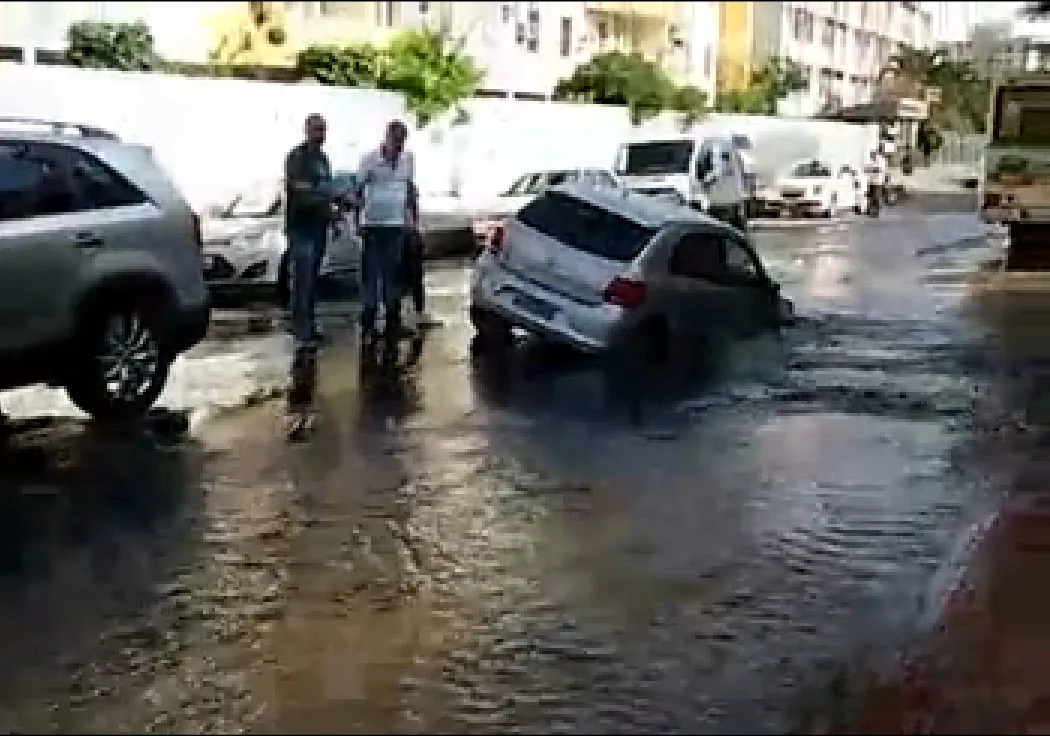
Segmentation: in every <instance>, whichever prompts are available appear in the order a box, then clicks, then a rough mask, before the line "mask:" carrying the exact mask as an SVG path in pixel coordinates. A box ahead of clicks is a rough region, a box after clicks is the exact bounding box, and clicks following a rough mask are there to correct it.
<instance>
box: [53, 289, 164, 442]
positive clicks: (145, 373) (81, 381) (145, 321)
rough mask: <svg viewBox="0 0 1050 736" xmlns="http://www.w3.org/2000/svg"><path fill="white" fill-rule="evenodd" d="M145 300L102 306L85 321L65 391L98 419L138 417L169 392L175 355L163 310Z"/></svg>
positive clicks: (130, 418)
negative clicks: (162, 327)
mask: <svg viewBox="0 0 1050 736" xmlns="http://www.w3.org/2000/svg"><path fill="white" fill-rule="evenodd" d="M146 304H147V303H146V302H141V301H140V302H139V303H138V304H130V305H129V304H126V303H123V304H117V303H115V301H114V302H111V303H107V304H103V305H102V306H101V307H99V308H96V309H94V310H92V311H93V313H91V314H89V315H88V317H87V318H86V320H85V322H84V324H83V327H82V329H81V332H80V335H79V339H78V340H77V344H76V349H75V351H74V356H73V358H74V359H73V365H72V366H71V368H72V370H73V371H74V374H73V375H72V376H71V377H70V378H69V379H68V380H67V381H66V393H67V395H68V396H69V398H70V400H71V401H72V402H73V403H74V404H75V405H76V406H77V408H79V409H80V410H81V411H83V412H84V413H86V414H88V415H89V416H91V417H92V418H94V419H96V420H99V421H128V420H133V419H137V418H139V417H141V416H143V415H145V414H146V412H147V411H149V409H150V407H152V406H153V402H155V401H156V400H157V397H158V396H160V394H161V391H163V390H164V385H165V384H166V383H167V380H168V370H169V368H170V367H171V362H172V359H173V356H172V355H170V354H169V353H168V351H167V349H166V347H165V346H164V340H163V337H162V334H161V330H160V322H161V320H160V319H159V313H158V311H157V310H156V309H152V308H149V307H148V306H146Z"/></svg>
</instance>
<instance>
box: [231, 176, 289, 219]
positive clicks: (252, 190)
mask: <svg viewBox="0 0 1050 736" xmlns="http://www.w3.org/2000/svg"><path fill="white" fill-rule="evenodd" d="M279 190H280V187H279V186H278V185H277V183H276V182H273V181H267V182H257V183H256V184H254V185H252V186H250V187H248V188H247V189H245V190H244V191H243V192H241V193H240V194H238V195H237V196H236V197H234V198H233V200H232V201H231V202H230V204H229V206H227V207H226V209H225V210H224V211H223V213H222V217H223V219H227V220H236V219H240V218H262V217H273V216H274V215H275V214H277V211H278V210H279V209H280V204H281V203H280V191H279Z"/></svg>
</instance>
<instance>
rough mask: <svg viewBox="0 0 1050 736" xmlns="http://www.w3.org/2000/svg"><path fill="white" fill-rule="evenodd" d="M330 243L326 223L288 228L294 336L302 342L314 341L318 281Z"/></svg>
mask: <svg viewBox="0 0 1050 736" xmlns="http://www.w3.org/2000/svg"><path fill="white" fill-rule="evenodd" d="M327 245H328V225H327V224H315V225H296V226H294V227H291V226H290V227H289V228H288V266H289V274H288V275H289V277H290V279H291V289H290V294H289V297H290V301H291V312H292V335H293V336H294V337H295V341H296V342H297V343H300V344H305V343H309V342H311V341H312V340H313V339H314V337H315V336H316V333H317V317H316V307H317V283H318V281H319V279H320V275H321V262H322V261H323V260H324V254H325V249H326V247H327Z"/></svg>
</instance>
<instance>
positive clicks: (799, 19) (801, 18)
mask: <svg viewBox="0 0 1050 736" xmlns="http://www.w3.org/2000/svg"><path fill="white" fill-rule="evenodd" d="M792 16H793V17H792V18H791V35H792V36H793V37H794V39H795V40H796V41H803V40H805V37H806V11H805V10H803V9H802V8H795V12H794V13H793V14H792Z"/></svg>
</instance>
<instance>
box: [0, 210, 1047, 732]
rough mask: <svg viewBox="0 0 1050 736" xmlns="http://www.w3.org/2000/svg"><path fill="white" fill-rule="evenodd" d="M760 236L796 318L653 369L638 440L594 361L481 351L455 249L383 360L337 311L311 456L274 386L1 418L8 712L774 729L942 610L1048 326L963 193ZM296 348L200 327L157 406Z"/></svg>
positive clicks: (198, 725) (248, 377)
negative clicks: (112, 422)
mask: <svg viewBox="0 0 1050 736" xmlns="http://www.w3.org/2000/svg"><path fill="white" fill-rule="evenodd" d="M757 243H758V248H759V251H760V253H762V255H763V257H764V258H765V260H766V262H767V264H768V266H769V268H770V270H771V272H772V275H773V276H774V277H775V278H776V279H778V280H780V281H781V282H782V283H783V291H784V293H785V295H787V296H788V297H790V298H792V299H793V300H795V303H796V308H797V311H798V313H799V314H800V316H801V317H802V319H801V322H800V324H799V325H798V326H796V327H793V328H790V329H788V330H786V331H785V332H784V334H783V335H782V336H779V337H776V336H770V337H763V338H759V339H756V340H753V341H751V342H749V343H745V344H741V345H738V346H735V347H733V348H732V349H731V350H729V351H728V352H727V354H726V355H725V356H724V357H722V358H720V359H719V360H717V361H715V362H716V363H717V365H715V366H714V368H712V369H711V370H709V371H707V372H704V374H703V375H700V374H699V372H698V375H696V376H695V377H690V379H689V380H673V381H672V380H669V381H668V385H667V386H654V387H652V390H651V391H647V393H649V394H651V397H650V400H649V401H648V402H647V407H646V412H645V421H644V424H643V425H642V426H641V427H635V426H632V425H630V424H628V423H627V422H626V421H624V419H623V418H622V417H619V416H617V415H616V413H615V412H614V411H613V410H611V409H610V408H609V407H608V406H607V404H606V402H605V400H604V396H603V391H602V382H601V380H600V378H599V376H598V375H597V373H596V372H595V371H594V370H593V368H592V367H591V366H589V365H587V364H586V363H585V362H583V361H576V360H570V359H568V358H563V357H561V356H553V357H551V356H544V355H538V354H537V351H525V352H524V354H522V355H521V356H519V360H517V361H516V364H515V367H514V369H513V371H512V375H511V376H510V377H509V378H508V377H506V376H500V377H499V378H498V379H497V378H495V377H493V376H492V375H490V374H489V373H490V372H488V371H484V370H481V369H480V368H478V367H477V366H474V365H472V363H471V360H470V359H469V357H468V342H469V339H470V329H469V326H468V325H467V324H466V319H465V315H464V314H463V307H464V304H465V301H464V300H465V295H466V289H467V282H468V273H467V271H466V270H464V269H461V268H453V267H447V266H446V267H439V268H437V269H435V270H434V271H433V272H432V273H431V274H430V278H429V282H430V286H431V291H432V293H433V294H434V295H435V296H434V305H433V310H434V312H435V313H436V314H437V315H438V316H439V317H440V318H441V319H442V320H444V322H445V326H444V327H442V328H440V329H438V330H434V331H432V332H430V333H428V335H427V337H426V339H425V340H423V341H422V342H421V343H420V344H419V345H416V346H406V347H415V348H416V349H417V350H418V362H415V361H414V360H413V361H410V362H414V364H413V365H410V366H409V367H407V368H406V369H405V370H404V371H403V372H401V373H400V374H399V376H398V377H396V378H390V377H386V378H381V379H376V378H363V377H362V376H361V375H360V374H359V371H358V367H357V366H358V363H357V356H356V349H355V347H354V346H353V344H352V343H353V341H352V337H351V336H350V335H349V334H347V335H345V336H344V333H343V332H341V331H339V330H338V323H339V322H340V320H339V319H338V318H336V317H333V319H332V325H334V326H332V327H331V328H330V329H331V331H332V332H333V336H334V344H333V345H332V346H331V347H330V348H327V349H326V351H325V354H324V357H323V362H322V376H321V391H322V394H323V399H322V405H323V419H322V424H321V426H320V429H319V431H318V433H317V435H316V436H315V438H314V439H313V441H312V442H311V443H309V444H304V445H297V446H296V445H288V444H286V443H285V442H284V441H283V439H282V438H281V435H280V426H281V425H280V417H279V416H278V414H279V405H278V404H275V403H273V402H272V401H260V402H254V405H253V406H249V407H247V408H243V409H233V410H223V411H210V412H208V413H207V414H201V415H200V416H199V417H198V418H197V419H196V420H195V421H194V425H193V431H192V432H191V434H190V436H191V439H179V438H178V437H176V438H174V439H173V438H172V437H171V434H172V432H169V431H167V430H168V429H171V428H164V427H161V428H159V429H157V430H156V431H155V432H154V433H152V434H148V433H147V434H142V433H138V434H134V435H133V436H126V437H113V436H103V435H102V434H101V433H100V432H99V431H98V430H91V429H88V428H85V427H83V426H81V425H80V424H79V423H77V422H74V421H67V420H55V421H53V422H52V423H51V424H49V425H48V426H46V427H42V428H38V429H34V428H33V427H28V428H25V429H23V430H22V431H21V432H19V433H18V434H17V436H16V437H15V438H14V440H13V447H12V449H11V450H10V451H9V452H8V453H7V456H6V458H5V459H4V460H3V463H4V466H3V467H4V469H5V472H4V473H3V475H2V476H0V488H2V489H3V490H4V497H3V498H2V500H0V504H2V505H3V507H4V508H3V513H2V515H0V525H2V534H0V567H2V571H3V576H2V577H0V590H2V593H3V595H2V598H0V622H2V624H3V626H4V630H5V632H6V634H7V635H6V636H4V637H3V640H2V643H0V667H2V669H3V671H4V672H5V673H6V674H7V677H6V678H5V681H4V684H3V686H2V687H0V731H2V732H6V733H10V732H58V731H63V732H67V733H68V732H73V733H103V732H106V733H114V732H117V733H142V732H144V731H149V732H157V733H237V732H259V733H267V732H282V733H288V732H292V731H297V732H301V733H377V732H378V733H421V732H437V733H482V732H487V733H551V732H576V733H597V732H603V733H721V734H729V733H783V732H785V731H786V730H789V729H790V727H791V725H792V724H793V722H794V719H795V718H796V715H797V713H798V711H799V709H802V708H807V707H810V705H811V703H812V701H813V699H814V698H819V697H820V692H821V689H822V688H823V685H822V683H825V682H826V681H827V680H828V679H829V678H830V677H832V676H833V674H834V672H835V671H836V670H837V669H838V668H840V667H841V666H842V665H843V664H845V663H849V662H853V661H857V660H858V659H861V658H863V659H870V658H874V659H876V660H879V659H881V660H889V661H893V659H894V658H895V656H896V652H898V651H899V650H900V649H901V648H902V647H905V646H907V645H908V644H909V643H910V641H911V640H912V639H913V638H914V637H915V636H916V634H917V632H919V631H921V630H922V629H923V628H924V627H928V626H929V625H930V616H931V615H933V613H931V612H932V611H933V608H934V606H935V603H936V601H937V599H938V597H939V596H940V594H941V593H942V592H943V590H944V588H945V587H946V586H948V585H950V584H951V580H952V579H953V578H954V576H955V575H956V574H957V568H958V566H959V565H960V561H961V554H962V551H963V550H964V548H965V545H966V540H967V539H968V538H969V533H970V530H971V528H972V527H973V525H975V524H979V523H981V522H982V521H983V520H984V519H985V518H987V516H988V515H989V513H990V512H991V511H992V510H993V509H994V508H995V507H996V505H997V503H998V500H999V495H1000V493H1001V492H1003V491H1004V487H1005V485H1006V484H1009V483H1011V482H1012V479H1011V477H1010V476H1009V474H1008V472H1007V471H1008V469H1009V466H1010V464H1011V463H1012V462H1013V459H1012V458H1015V454H1016V453H1017V452H1024V451H1025V449H1024V447H1025V446H1024V445H1023V444H1018V441H1015V440H1014V439H1011V437H999V438H998V439H997V440H996V441H995V442H991V443H990V442H989V441H988V440H987V437H986V436H987V435H988V434H989V430H990V428H992V427H997V426H999V424H1000V422H1001V421H1002V418H1003V417H1005V416H1008V415H1009V416H1013V415H1014V414H1016V413H1017V412H1018V411H1019V407H1020V406H1022V405H1025V404H1026V402H1028V401H1029V400H1030V399H1031V391H1030V388H1031V385H1032V384H1033V382H1034V381H1035V382H1037V381H1036V379H1034V378H1032V376H1033V375H1036V374H1035V373H1033V371H1035V370H1036V369H1035V368H1031V370H1028V369H1026V368H1025V365H1027V364H1026V363H1025V361H1026V360H1027V357H1026V356H1028V353H1025V352H1024V351H1023V350H1019V349H1017V343H1018V342H1019V341H1021V342H1024V343H1025V344H1027V343H1028V342H1030V341H1038V342H1041V343H1045V342H1046V340H1045V338H1046V336H1047V333H1046V332H1045V331H1044V332H1042V333H1040V332H1039V328H1038V326H1037V325H1035V323H1034V322H1030V323H1029V324H1028V328H1027V329H1026V330H1018V329H1015V328H1013V327H1010V325H1013V324H1014V322H1012V321H1011V320H1010V319H1008V318H1006V319H1004V316H1003V315H1004V314H1006V315H1007V317H1009V313H1010V312H1009V308H1008V307H1009V305H1008V303H1006V302H1002V301H1000V303H999V305H998V309H997V310H991V311H989V310H987V309H985V308H984V307H983V306H982V304H981V303H980V302H978V301H977V300H975V299H974V298H973V297H972V293H971V282H972V276H973V274H974V272H976V271H977V269H978V268H979V266H980V264H981V263H982V262H984V261H986V260H988V259H990V258H992V257H995V256H997V255H998V254H999V253H998V251H999V248H1000V247H1001V246H1000V244H999V243H997V242H994V241H993V240H991V239H989V238H988V237H986V236H985V235H984V228H983V227H981V226H980V225H979V224H978V223H977V221H976V219H975V217H974V216H973V215H972V214H964V213H955V212H929V211H922V210H921V209H920V208H918V207H916V206H914V205H909V206H906V207H901V208H898V209H896V210H893V211H891V212H888V213H886V215H885V216H884V218H882V219H881V220H860V221H857V222H855V223H851V224H848V225H846V224H842V225H839V224H827V225H813V226H808V227H804V228H800V227H789V226H785V227H777V228H774V229H769V230H767V231H763V232H761V233H760V234H758V235H757ZM1004 304H1006V306H1005V307H1004ZM1042 324H1047V323H1046V322H1045V321H1043V322H1042ZM285 350H286V346H285V339H284V338H283V337H282V336H276V335H263V336H258V337H247V338H245V337H238V338H236V339H232V338H231V339H230V340H225V339H224V340H223V341H218V342H215V343H213V344H210V345H205V346H202V349H201V350H199V351H198V353H199V354H198V355H197V356H196V357H191V360H190V361H187V362H188V363H190V362H193V361H197V363H196V365H198V366H199V365H203V364H204V362H206V361H210V360H215V361H219V362H220V363H221V361H222V360H226V363H225V364H223V365H220V366H219V367H217V368H215V370H216V371H217V373H216V375H217V376H219V378H216V379H214V380H213V381H211V382H210V383H209V382H208V381H205V383H206V384H207V386H205V388H193V389H192V390H190V389H186V391H187V392H188V393H185V394H184V395H179V396H175V394H174V393H173V394H172V396H175V398H174V399H172V403H174V404H176V405H178V406H189V407H193V406H195V403H194V402H195V401H198V398H199V395H206V397H205V399H200V401H205V403H209V404H215V405H219V406H221V405H226V404H230V403H233V402H232V401H229V402H228V401H225V400H222V399H221V398H218V399H217V398H215V397H216V396H217V393H216V392H218V393H221V391H222V389H223V387H225V388H226V389H227V390H231V389H230V387H231V386H232V385H234V384H235V383H237V382H240V383H237V385H242V384H244V383H252V384H253V385H262V386H263V387H264V389H263V393H265V386H266V385H278V384H279V383H280V381H281V380H282V375H283V371H284V370H285V369H286V366H287V358H286V357H285V355H284V352H283V351H285ZM231 351H232V352H233V353H235V354H236V356H237V357H236V360H237V361H240V362H238V363H237V366H240V367H230V366H231V365H233V363H232V362H231V361H232V360H233V359H230V358H226V359H224V358H222V355H223V354H224V353H227V354H228V353H230V352H231ZM216 356H218V357H216ZM415 357H416V356H409V358H412V359H414V358H415ZM1033 365H1034V364H1033ZM223 366H225V367H223ZM245 366H247V367H245ZM198 370H199V368H198ZM223 371H226V372H225V373H224V372H223ZM181 372H182V375H188V373H189V368H188V367H187V366H183V367H182V368H181ZM231 376H234V377H235V378H231ZM179 380H182V379H180V378H179V376H178V375H177V376H176V382H177V381H179ZM186 380H189V379H186ZM194 380H197V379H194ZM200 380H202V381H203V380H204V379H200ZM209 386H210V387H211V388H209ZM176 388H178V387H176ZM253 390H254V389H253ZM209 391H211V393H208V392H209ZM194 392H196V393H194ZM245 393H251V391H249V390H247V389H245ZM191 394H192V395H191ZM186 397H189V398H186ZM194 397H197V398H194ZM15 399H16V403H18V405H19V406H22V407H28V406H35V405H33V404H32V401H33V400H35V399H27V398H25V396H19V397H15ZM19 402H20V403H19ZM22 413H26V412H25V411H22ZM56 413H59V414H61V413H62V410H61V409H59V410H56ZM172 421H174V420H172ZM178 429H181V427H176V428H174V430H178ZM1011 443H1012V444H1011ZM1011 452H1013V453H1015V454H1011Z"/></svg>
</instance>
